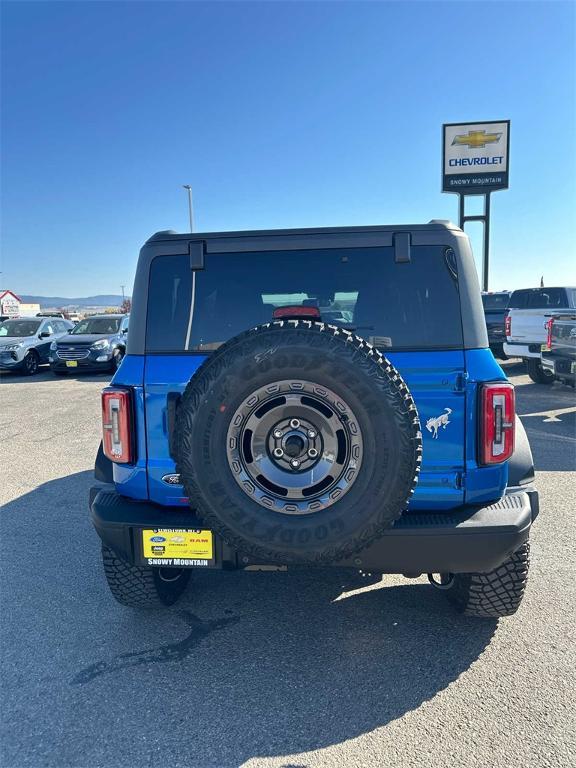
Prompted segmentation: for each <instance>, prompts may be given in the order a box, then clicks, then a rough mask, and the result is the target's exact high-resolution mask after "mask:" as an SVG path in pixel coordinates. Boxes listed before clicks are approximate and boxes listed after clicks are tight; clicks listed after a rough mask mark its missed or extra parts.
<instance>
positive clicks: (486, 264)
mask: <svg viewBox="0 0 576 768" xmlns="http://www.w3.org/2000/svg"><path fill="white" fill-rule="evenodd" d="M489 253H490V192H488V194H487V195H486V196H485V198H484V263H483V265H482V290H483V291H487V290H488V270H489Z"/></svg>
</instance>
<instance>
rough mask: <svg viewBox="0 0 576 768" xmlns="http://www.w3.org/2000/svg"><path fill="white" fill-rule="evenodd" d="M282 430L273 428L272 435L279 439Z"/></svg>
mask: <svg viewBox="0 0 576 768" xmlns="http://www.w3.org/2000/svg"><path fill="white" fill-rule="evenodd" d="M282 434H283V433H282V430H281V429H275V430H274V437H276V438H278V439H280V438H281V437H282Z"/></svg>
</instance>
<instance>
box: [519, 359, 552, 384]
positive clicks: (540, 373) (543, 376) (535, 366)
mask: <svg viewBox="0 0 576 768" xmlns="http://www.w3.org/2000/svg"><path fill="white" fill-rule="evenodd" d="M526 365H527V367H528V376H530V378H531V379H532V381H533V382H534V383H535V384H553V383H554V374H553V373H552V372H551V371H548V370H547V369H546V368H543V367H542V363H541V362H540V360H538V358H536V357H529V358H528V360H527V361H526Z"/></svg>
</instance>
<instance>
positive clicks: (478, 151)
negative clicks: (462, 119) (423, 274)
mask: <svg viewBox="0 0 576 768" xmlns="http://www.w3.org/2000/svg"><path fill="white" fill-rule="evenodd" d="M509 158H510V120H489V121H486V122H477V123H445V124H444V125H443V126H442V191H443V192H452V193H456V194H457V195H458V198H459V200H458V220H459V227H460V229H464V225H465V223H466V222H467V221H481V222H482V224H483V225H484V238H483V240H484V242H483V248H482V290H484V291H487V290H488V280H489V271H490V262H489V259H490V195H491V193H492V192H496V191H497V190H499V189H508V167H509ZM472 195H474V196H479V195H482V197H483V198H484V213H483V214H482V215H481V216H466V211H465V199H466V197H467V196H472Z"/></svg>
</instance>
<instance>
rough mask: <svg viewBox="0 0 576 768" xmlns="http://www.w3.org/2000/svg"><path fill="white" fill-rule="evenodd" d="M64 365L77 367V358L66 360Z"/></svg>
mask: <svg viewBox="0 0 576 768" xmlns="http://www.w3.org/2000/svg"><path fill="white" fill-rule="evenodd" d="M66 367H67V368H78V361H77V360H66Z"/></svg>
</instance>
